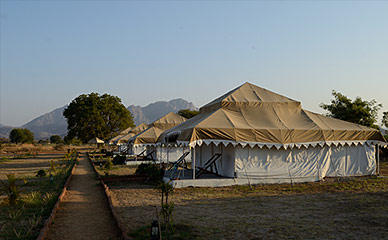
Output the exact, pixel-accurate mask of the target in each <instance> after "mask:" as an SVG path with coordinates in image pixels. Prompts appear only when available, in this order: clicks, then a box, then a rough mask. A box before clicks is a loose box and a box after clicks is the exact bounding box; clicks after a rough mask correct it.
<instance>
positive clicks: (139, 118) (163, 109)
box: [128, 98, 198, 125]
mask: <svg viewBox="0 0 388 240" xmlns="http://www.w3.org/2000/svg"><path fill="white" fill-rule="evenodd" d="M181 109H190V110H198V108H197V107H195V106H194V104H193V103H191V102H188V101H186V100H184V99H182V98H178V99H173V100H171V101H168V102H167V101H158V102H154V103H151V104H148V105H147V106H145V107H140V106H135V105H131V106H129V107H128V110H129V111H130V112H131V113H132V116H133V120H134V122H135V124H136V125H139V124H140V123H142V122H146V123H151V122H153V121H155V120H156V119H158V118H160V117H162V116H164V115H166V114H167V113H169V112H178V111H179V110H181Z"/></svg>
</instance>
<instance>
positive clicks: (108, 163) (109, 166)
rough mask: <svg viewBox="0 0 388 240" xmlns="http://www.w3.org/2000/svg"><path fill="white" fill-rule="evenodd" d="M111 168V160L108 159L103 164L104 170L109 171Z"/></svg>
mask: <svg viewBox="0 0 388 240" xmlns="http://www.w3.org/2000/svg"><path fill="white" fill-rule="evenodd" d="M112 167H113V163H112V160H111V159H110V158H108V159H107V160H106V162H105V164H104V168H105V169H106V170H111V169H112Z"/></svg>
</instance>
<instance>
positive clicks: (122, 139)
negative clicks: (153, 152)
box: [116, 123, 149, 143]
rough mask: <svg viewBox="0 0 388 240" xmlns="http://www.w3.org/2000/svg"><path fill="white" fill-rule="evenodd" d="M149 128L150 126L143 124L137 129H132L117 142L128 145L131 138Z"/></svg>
mask: <svg viewBox="0 0 388 240" xmlns="http://www.w3.org/2000/svg"><path fill="white" fill-rule="evenodd" d="M147 128H149V126H148V124H146V123H141V124H139V125H138V126H137V127H135V128H133V129H131V130H130V131H129V132H128V133H127V134H125V135H124V136H121V137H120V138H119V139H118V140H116V142H117V143H126V142H127V141H128V140H129V139H130V138H131V137H133V136H135V135H136V134H139V133H141V132H143V131H144V130H146V129H147Z"/></svg>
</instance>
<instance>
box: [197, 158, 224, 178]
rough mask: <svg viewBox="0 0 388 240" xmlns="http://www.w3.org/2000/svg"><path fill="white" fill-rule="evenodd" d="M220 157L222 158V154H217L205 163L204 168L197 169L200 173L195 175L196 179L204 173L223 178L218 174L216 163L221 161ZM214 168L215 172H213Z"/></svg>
mask: <svg viewBox="0 0 388 240" xmlns="http://www.w3.org/2000/svg"><path fill="white" fill-rule="evenodd" d="M220 157H221V154H220V153H216V154H214V155H213V156H212V157H211V158H210V159H209V160H208V161H207V162H206V163H205V165H204V166H203V167H197V168H198V169H199V171H198V172H197V173H196V174H195V175H196V178H199V177H200V176H201V175H202V174H204V173H212V174H215V175H217V176H221V175H220V174H218V170H217V165H216V161H217V160H218V159H220ZM213 168H214V170H215V172H214V171H213Z"/></svg>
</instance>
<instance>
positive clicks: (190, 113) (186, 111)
mask: <svg viewBox="0 0 388 240" xmlns="http://www.w3.org/2000/svg"><path fill="white" fill-rule="evenodd" d="M178 114H179V115H181V116H182V117H185V118H187V119H189V118H192V117H194V116H196V115H198V114H199V111H195V110H190V109H181V110H179V111H178Z"/></svg>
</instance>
